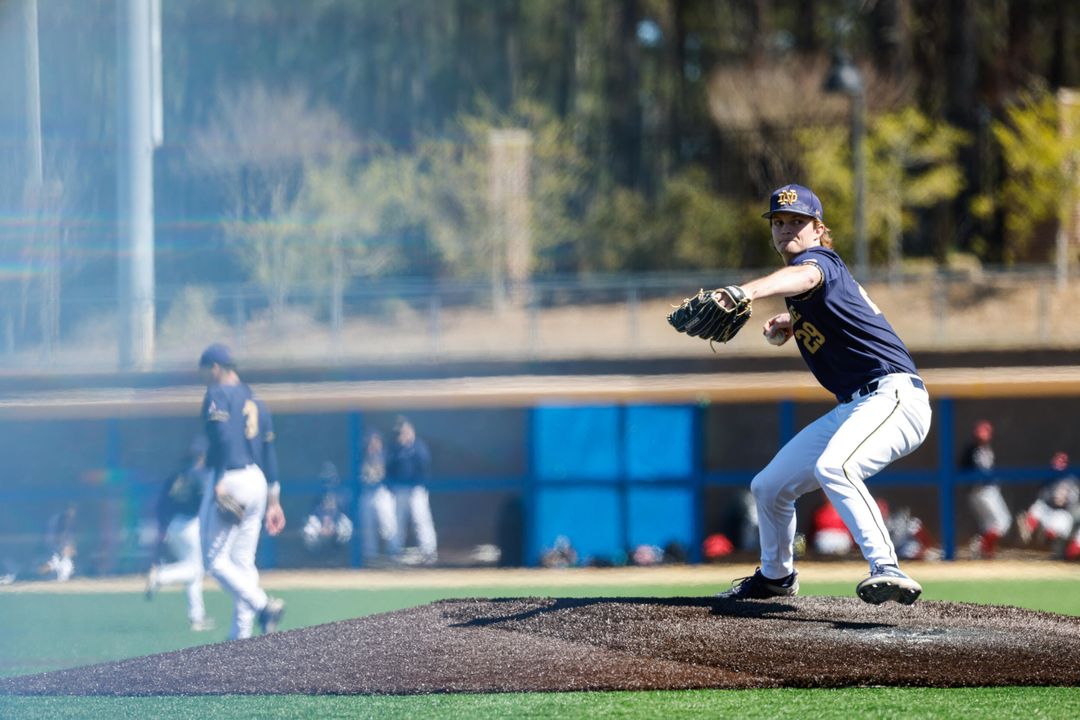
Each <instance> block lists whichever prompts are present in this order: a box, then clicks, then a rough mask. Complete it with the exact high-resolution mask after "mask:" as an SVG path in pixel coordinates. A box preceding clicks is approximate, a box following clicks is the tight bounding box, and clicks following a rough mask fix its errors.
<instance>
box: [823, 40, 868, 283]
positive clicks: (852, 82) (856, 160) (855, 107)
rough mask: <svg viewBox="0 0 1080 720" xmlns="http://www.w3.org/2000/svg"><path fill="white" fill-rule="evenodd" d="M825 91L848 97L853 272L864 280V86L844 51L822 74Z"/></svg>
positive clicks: (865, 265) (865, 247)
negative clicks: (825, 74)
mask: <svg viewBox="0 0 1080 720" xmlns="http://www.w3.org/2000/svg"><path fill="white" fill-rule="evenodd" d="M824 90H825V92H835V93H843V94H844V95H847V96H848V97H849V98H851V163H852V170H853V172H852V175H853V179H854V185H855V275H856V276H858V278H859V279H860V280H863V281H865V280H866V278H867V275H868V274H869V272H870V249H869V247H868V245H867V238H866V156H865V154H864V153H863V144H864V141H865V139H866V88H865V86H864V85H863V78H862V73H861V72H859V68H857V67H856V66H855V64H854V63H853V62H851V58H850V57H848V55H847V53H845V52H836V53H834V54H833V59H832V66H831V67H830V68H829V74H828V76H827V77H826V78H825V86H824Z"/></svg>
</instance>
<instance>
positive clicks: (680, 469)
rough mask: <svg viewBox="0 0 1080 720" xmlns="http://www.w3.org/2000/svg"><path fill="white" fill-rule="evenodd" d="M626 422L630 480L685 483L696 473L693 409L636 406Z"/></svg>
mask: <svg viewBox="0 0 1080 720" xmlns="http://www.w3.org/2000/svg"><path fill="white" fill-rule="evenodd" d="M625 418H626V419H625V422H626V434H625V437H626V475H627V477H629V478H630V479H632V480H665V479H672V478H674V479H679V480H683V479H685V478H687V477H689V476H690V475H691V474H692V473H693V471H694V461H693V453H694V443H693V435H692V433H693V428H694V412H693V408H690V407H686V406H684V405H635V406H631V407H628V408H626V415H625Z"/></svg>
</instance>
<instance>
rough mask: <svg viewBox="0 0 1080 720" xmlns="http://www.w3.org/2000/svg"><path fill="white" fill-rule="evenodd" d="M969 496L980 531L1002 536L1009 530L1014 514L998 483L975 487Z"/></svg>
mask: <svg viewBox="0 0 1080 720" xmlns="http://www.w3.org/2000/svg"><path fill="white" fill-rule="evenodd" d="M969 497H970V499H971V509H972V510H973V511H974V512H975V518H976V519H977V520H978V523H979V532H980V533H988V532H992V533H996V534H997V535H998V536H999V537H1000V536H1002V535H1004V534H1005V533H1007V532H1008V531H1009V528H1010V527H1011V526H1012V515H1010V514H1009V506H1008V505H1006V504H1005V498H1004V497H1002V495H1001V488H999V487H998V486H997V485H981V486H979V487H976V488H974V489H973V490H972V491H971V495H970V496H969Z"/></svg>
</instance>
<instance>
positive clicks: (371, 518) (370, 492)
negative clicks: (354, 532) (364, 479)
mask: <svg viewBox="0 0 1080 720" xmlns="http://www.w3.org/2000/svg"><path fill="white" fill-rule="evenodd" d="M360 525H361V528H362V531H363V542H362V546H363V553H364V558H365V559H368V560H370V559H372V558H374V557H376V556H377V555H378V554H379V541H380V540H382V542H383V544H384V546H385V547H386V548H387V551H388V552H389V551H390V550H391V549H392V548H393V545H392V543H393V541H394V537H395V536H396V535H397V531H398V523H397V509H396V507H395V501H394V494H393V493H392V492H390V490H389V488H387V487H386V486H385V485H382V484H379V485H376V486H375V487H373V488H372V487H366V488H364V489H363V490H362V491H361V494H360Z"/></svg>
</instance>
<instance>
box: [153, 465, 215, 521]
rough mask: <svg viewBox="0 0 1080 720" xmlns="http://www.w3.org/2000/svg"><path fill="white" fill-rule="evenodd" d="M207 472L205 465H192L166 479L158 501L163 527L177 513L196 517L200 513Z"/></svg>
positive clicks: (159, 515) (158, 512)
mask: <svg viewBox="0 0 1080 720" xmlns="http://www.w3.org/2000/svg"><path fill="white" fill-rule="evenodd" d="M207 472H208V471H207V470H206V469H205V468H203V467H195V466H190V467H187V468H185V469H184V470H181V471H180V472H177V473H175V474H173V475H171V476H170V477H169V479H168V480H166V481H165V485H164V486H163V487H162V488H161V493H160V494H159V495H158V502H157V517H158V524H159V525H160V526H161V528H162V529H164V528H165V527H166V526H168V524H169V523H170V522H171V521H172V519H173V518H174V517H176V516H177V515H186V516H188V517H195V516H196V515H198V514H199V505H200V503H202V496H203V485H204V476H205V475H206V473H207Z"/></svg>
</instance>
